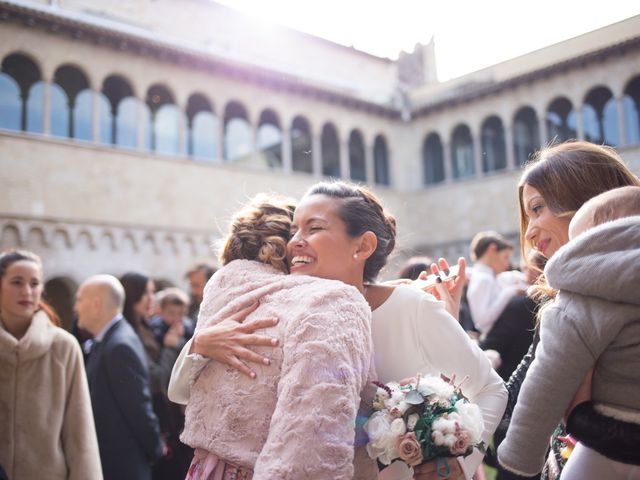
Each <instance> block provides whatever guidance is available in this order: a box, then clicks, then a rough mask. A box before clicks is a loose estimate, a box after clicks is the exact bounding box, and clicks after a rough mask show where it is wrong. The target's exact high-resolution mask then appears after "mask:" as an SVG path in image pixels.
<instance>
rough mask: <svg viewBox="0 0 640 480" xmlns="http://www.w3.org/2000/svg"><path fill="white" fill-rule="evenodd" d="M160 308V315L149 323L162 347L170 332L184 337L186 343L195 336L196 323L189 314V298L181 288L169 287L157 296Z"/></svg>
mask: <svg viewBox="0 0 640 480" xmlns="http://www.w3.org/2000/svg"><path fill="white" fill-rule="evenodd" d="M156 302H157V304H158V307H159V313H158V315H155V316H154V317H153V318H152V319H151V321H150V322H149V324H150V326H151V329H152V330H153V334H154V336H155V337H156V340H157V341H158V343H159V344H160V345H163V344H164V337H165V335H167V334H168V333H169V332H171V333H170V334H172V335H173V334H175V335H178V336H181V337H184V340H185V342H186V341H188V340H189V339H190V338H191V337H192V336H193V330H194V323H193V320H191V319H190V318H189V317H188V316H187V313H188V311H189V297H188V296H187V294H186V293H184V292H183V291H182V290H180V289H179V288H175V287H169V288H165V289H164V290H161V291H160V292H158V293H157V295H156Z"/></svg>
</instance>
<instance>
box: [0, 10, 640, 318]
mask: <svg viewBox="0 0 640 480" xmlns="http://www.w3.org/2000/svg"><path fill="white" fill-rule="evenodd" d="M639 32H640V16H637V17H632V18H630V19H628V20H625V21H623V22H619V23H616V24H614V25H610V26H608V27H605V28H602V29H600V30H596V31H593V32H590V33H587V34H585V35H582V36H580V37H576V38H574V39H571V40H568V41H566V42H562V43H560V44H557V45H553V46H550V47H547V48H544V49H541V50H538V51H535V52H532V53H530V54H528V55H524V56H522V57H518V58H516V59H513V60H510V61H508V62H504V63H501V64H498V65H494V66H492V67H490V68H487V69H485V70H482V71H479V72H475V73H472V74H469V75H466V76H464V77H460V78H458V79H454V80H451V81H448V82H441V83H439V82H437V81H436V77H435V65H434V54H433V44H432V43H431V44H429V45H427V46H420V47H419V48H416V51H414V52H413V53H410V54H404V55H402V56H401V58H400V60H399V61H397V62H394V61H391V60H388V59H382V58H378V57H374V56H371V55H368V54H366V53H363V52H359V51H356V50H354V49H352V48H348V47H343V46H340V45H336V44H333V43H331V42H328V41H325V40H322V39H319V38H316V37H313V36H310V35H307V34H303V33H300V32H296V31H294V30H290V29H286V28H278V29H270V30H265V27H264V26H262V25H260V24H258V23H256V22H255V21H253V20H251V19H250V18H247V17H245V16H243V15H242V14H239V13H237V12H235V11H233V10H231V9H229V8H226V7H223V6H221V5H219V4H216V3H214V2H210V1H207V0H180V1H178V0H153V1H152V0H140V1H136V2H115V1H109V0H92V1H89V0H58V1H47V0H41V1H37V0H30V1H29V0H0V61H1V62H2V70H1V72H0V182H1V183H0V184H1V185H2V188H0V248H8V247H16V246H19V247H24V248H29V249H32V250H34V251H36V252H38V253H39V254H41V255H42V257H43V260H44V264H45V265H44V267H45V276H46V279H47V293H48V295H49V296H50V298H51V299H52V300H53V301H54V303H56V306H57V307H58V309H59V310H61V313H62V314H63V317H65V318H68V317H69V316H70V302H71V300H70V299H71V298H72V294H73V292H74V291H75V288H76V287H77V284H78V283H79V282H81V281H82V280H83V279H84V278H85V277H86V276H88V275H91V274H94V273H98V272H109V273H113V274H116V275H119V274H121V273H124V272H125V271H130V270H137V271H142V272H146V273H148V274H150V275H151V276H153V277H154V278H156V279H158V280H162V281H163V282H164V283H170V284H176V285H180V286H184V278H183V275H184V272H185V271H186V269H187V268H188V267H189V265H190V264H191V263H192V262H194V261H196V260H198V259H201V258H204V257H213V256H214V251H213V249H212V246H213V245H214V244H215V241H216V239H218V238H219V237H220V236H221V235H222V234H223V233H224V228H225V226H226V223H227V220H228V218H229V216H230V214H231V213H232V212H233V211H234V210H235V209H236V208H237V207H238V206H239V205H240V204H241V203H242V202H244V201H245V200H246V199H247V197H249V196H251V195H253V194H255V193H257V192H261V191H274V192H281V193H286V194H289V195H291V196H294V197H297V196H300V195H301V194H302V193H304V191H305V190H306V189H307V188H308V187H309V186H310V185H311V184H312V183H314V182H316V181H318V180H319V179H322V178H327V177H338V178H345V179H351V180H354V181H359V182H363V183H367V184H369V185H371V187H372V188H373V189H374V190H375V191H376V193H378V194H379V195H380V196H381V198H382V199H383V200H384V202H385V204H386V205H387V206H388V208H389V210H391V211H392V212H393V213H394V214H395V215H396V217H397V219H398V225H399V242H398V244H399V247H398V256H397V257H396V259H395V260H394V262H392V264H391V265H390V268H389V270H388V271H387V273H386V274H387V275H392V274H393V272H394V268H395V267H394V265H397V263H398V262H399V261H400V260H401V259H402V258H404V257H406V256H409V255H412V254H416V253H426V254H431V255H444V256H447V257H448V258H453V257H456V256H458V255H461V254H462V255H466V254H467V249H468V243H469V240H470V238H471V237H472V236H473V235H474V234H475V233H476V232H477V231H479V230H485V229H493V230H497V231H500V232H502V233H503V234H505V235H507V236H508V237H510V238H512V239H513V240H514V241H515V242H517V240H518V238H517V236H518V234H517V209H516V184H517V181H518V177H519V174H520V167H521V165H522V164H523V163H524V162H525V161H526V160H527V159H528V158H529V156H530V155H531V154H532V153H533V152H534V151H535V150H536V149H537V148H539V147H540V146H541V145H543V144H546V143H548V142H550V141H561V140H565V139H569V138H582V139H588V140H591V141H593V142H596V143H606V144H609V145H612V146H614V147H616V148H617V149H618V150H619V151H620V153H621V154H622V156H623V158H625V160H626V161H627V162H628V164H629V165H630V166H631V167H632V169H634V171H636V172H640V121H639V113H638V112H639V110H640V33H639ZM421 69H422V70H421ZM412 72H413V73H412Z"/></svg>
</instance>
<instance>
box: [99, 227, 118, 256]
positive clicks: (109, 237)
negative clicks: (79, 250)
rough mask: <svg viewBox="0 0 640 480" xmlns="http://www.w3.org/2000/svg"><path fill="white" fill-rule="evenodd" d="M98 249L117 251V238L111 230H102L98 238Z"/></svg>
mask: <svg viewBox="0 0 640 480" xmlns="http://www.w3.org/2000/svg"><path fill="white" fill-rule="evenodd" d="M98 249H99V250H102V251H107V252H115V251H116V239H115V237H114V235H113V233H111V231H109V230H105V231H103V232H102V234H101V235H100V239H99V240H98Z"/></svg>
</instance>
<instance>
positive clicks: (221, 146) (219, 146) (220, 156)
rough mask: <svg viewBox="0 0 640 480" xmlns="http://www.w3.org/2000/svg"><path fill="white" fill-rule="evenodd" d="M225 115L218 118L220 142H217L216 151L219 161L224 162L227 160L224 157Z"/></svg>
mask: <svg viewBox="0 0 640 480" xmlns="http://www.w3.org/2000/svg"><path fill="white" fill-rule="evenodd" d="M224 130H225V128H224V117H220V118H219V119H218V143H217V145H216V146H217V150H218V151H217V153H216V157H217V160H218V163H224V162H225V158H224Z"/></svg>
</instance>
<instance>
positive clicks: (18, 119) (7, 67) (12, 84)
mask: <svg viewBox="0 0 640 480" xmlns="http://www.w3.org/2000/svg"><path fill="white" fill-rule="evenodd" d="M1 71H2V73H1V74H0V127H1V128H11V129H13V130H27V118H28V111H27V102H28V100H29V92H30V90H31V88H32V87H33V85H34V84H35V83H37V82H38V81H40V78H41V75H40V69H39V68H38V66H37V65H36V64H35V62H34V61H33V60H31V59H30V58H28V57H27V56H25V55H21V54H17V53H14V54H11V55H7V56H6V57H5V58H4V59H3V60H2V69H1ZM16 89H17V90H16ZM16 95H17V97H16ZM42 107H43V103H42V98H40V111H42ZM41 116H42V114H41ZM41 123H42V122H41ZM38 132H42V128H41V129H40V130H38Z"/></svg>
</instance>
